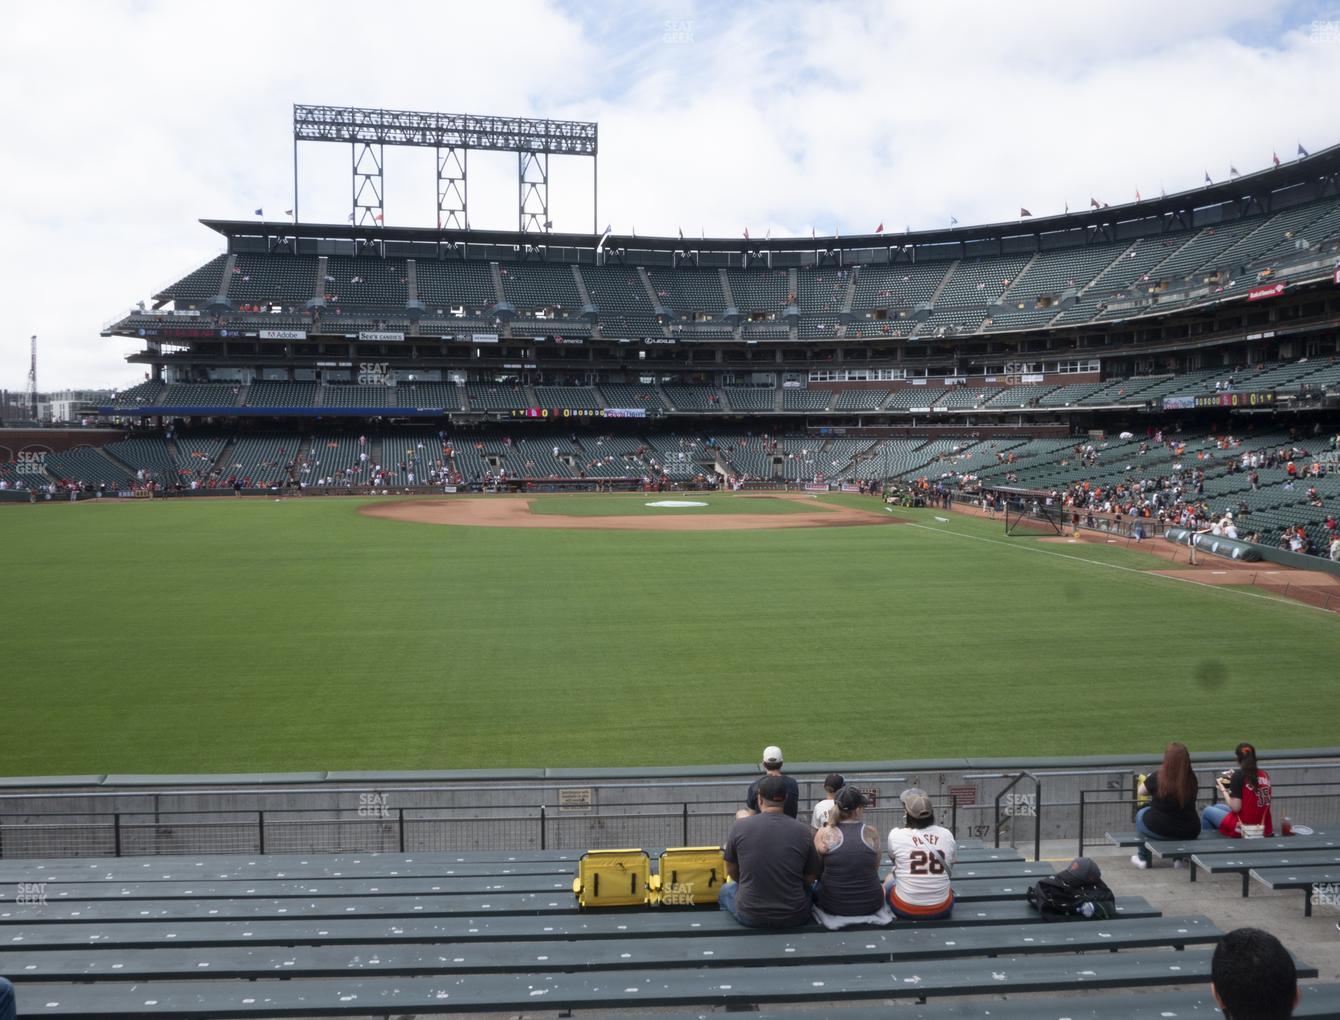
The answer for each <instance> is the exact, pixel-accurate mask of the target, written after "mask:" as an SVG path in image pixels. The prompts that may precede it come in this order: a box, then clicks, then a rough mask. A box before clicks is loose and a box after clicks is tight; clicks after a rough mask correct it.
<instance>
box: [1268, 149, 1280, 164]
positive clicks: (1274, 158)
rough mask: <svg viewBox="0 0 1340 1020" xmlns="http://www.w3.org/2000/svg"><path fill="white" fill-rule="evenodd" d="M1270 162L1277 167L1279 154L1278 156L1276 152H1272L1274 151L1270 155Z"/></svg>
mask: <svg viewBox="0 0 1340 1020" xmlns="http://www.w3.org/2000/svg"><path fill="white" fill-rule="evenodd" d="M1270 161H1271V162H1272V163H1274V164H1275V165H1276V166H1279V165H1280V154H1279V153H1278V152H1274V151H1272V152H1271V153H1270Z"/></svg>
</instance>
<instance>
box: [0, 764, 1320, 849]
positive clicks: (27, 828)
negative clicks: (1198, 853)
mask: <svg viewBox="0 0 1340 1020" xmlns="http://www.w3.org/2000/svg"><path fill="white" fill-rule="evenodd" d="M1151 764H1152V763H1151ZM1224 764H1227V762H1225V763H1224ZM1336 767H1337V766H1336V765H1335V764H1334V763H1333V762H1324V763H1318V762H1311V763H1293V762H1281V763H1276V764H1272V765H1271V766H1270V772H1271V773H1272V776H1273V778H1274V779H1275V781H1276V782H1275V786H1274V791H1275V804H1276V808H1275V812H1276V817H1277V818H1281V819H1282V818H1283V817H1284V814H1286V813H1290V812H1291V811H1293V812H1294V813H1293V817H1294V820H1295V821H1298V822H1302V823H1306V824H1312V825H1313V826H1314V827H1316V826H1318V825H1319V824H1320V825H1328V824H1332V823H1336V822H1338V821H1340V779H1338V778H1329V777H1331V776H1332V775H1333V774H1334V772H1335V769H1336ZM1316 769H1321V770H1324V771H1322V772H1321V773H1320V774H1321V775H1323V776H1326V777H1328V778H1326V779H1325V780H1318V781H1315V782H1297V783H1289V782H1287V779H1288V778H1291V777H1294V776H1298V775H1299V774H1300V773H1301V772H1304V770H1316ZM1198 771H1199V773H1200V774H1201V776H1202V779H1201V787H1202V789H1203V790H1204V789H1212V788H1213V787H1212V784H1211V783H1210V782H1209V779H1208V777H1209V776H1211V775H1213V774H1214V772H1215V771H1217V770H1216V769H1213V768H1210V767H1205V766H1202V767H1201V768H1199V769H1198ZM1317 774H1318V773H1316V772H1311V773H1306V775H1307V777H1308V778H1309V779H1311V778H1312V777H1313V776H1316V775H1317ZM956 778H957V779H959V780H962V781H963V782H965V783H969V784H971V785H970V786H968V787H967V790H966V791H965V790H963V789H962V788H958V787H954V786H953V785H948V786H947V787H946V786H944V784H945V783H946V780H945V779H944V777H943V776H942V777H941V780H940V782H941V784H942V789H941V791H939V792H936V793H933V794H931V800H932V804H933V805H934V807H935V811H936V816H937V818H938V819H940V821H941V824H946V825H947V827H948V828H950V830H951V831H952V832H954V834H955V836H956V837H957V838H959V839H960V840H963V839H969V838H972V839H984V840H986V841H987V842H988V843H994V845H995V846H997V847H999V846H1002V845H1003V844H1006V843H1007V842H1008V845H1009V846H1012V847H1013V846H1016V845H1017V843H1018V842H1019V841H1020V840H1021V839H1022V840H1027V838H1028V836H1031V837H1032V838H1031V842H1032V848H1031V849H1032V854H1033V857H1034V858H1035V859H1037V858H1039V857H1040V856H1041V849H1042V841H1043V839H1044V836H1045V838H1049V839H1070V838H1076V842H1077V847H1078V852H1079V853H1081V854H1082V853H1083V850H1084V847H1085V846H1086V845H1093V844H1094V843H1098V842H1101V841H1102V837H1103V834H1104V833H1105V832H1107V831H1109V830H1112V829H1115V828H1121V829H1130V828H1131V827H1132V826H1133V819H1134V812H1135V807H1136V804H1135V791H1136V777H1135V775H1134V772H1133V771H1132V770H1131V769H1130V768H1129V767H1125V766H1120V765H1111V766H1108V767H1104V768H1089V769H1073V770H1059V769H1058V770H1051V771H1042V770H1037V771H1028V770H1023V771H1001V772H981V773H970V772H967V773H961V774H958V775H957V777H956ZM849 781H850V782H851V783H852V784H853V785H856V786H859V787H861V788H862V789H866V790H869V791H870V792H871V793H873V794H874V795H875V796H874V802H873V803H872V804H871V806H870V807H867V808H866V810H865V819H866V820H867V821H868V822H870V823H871V824H872V825H875V826H876V827H877V828H879V829H881V830H883V831H887V830H888V829H890V828H893V827H894V826H897V825H901V824H903V809H902V805H901V803H900V802H899V800H898V797H897V794H898V793H899V792H901V790H902V789H903V788H904V787H905V786H906V783H907V779H906V778H905V777H903V776H893V775H876V776H868V777H867V776H851V777H850V778H849ZM1044 781H1045V783H1046V784H1047V788H1048V792H1049V793H1050V799H1049V800H1047V801H1046V802H1045V803H1044V799H1043V793H1044V790H1043V785H1044ZM799 782H800V787H801V803H802V805H806V806H808V805H809V804H811V803H813V802H815V801H817V800H820V799H822V798H823V796H824V794H823V790H822V785H821V782H820V781H819V780H818V779H801V780H799ZM947 782H948V783H949V784H953V783H954V782H955V779H952V778H951V779H949V780H947ZM1021 787H1022V788H1023V790H1024V791H1025V792H1020V791H1021ZM1077 787H1078V788H1077ZM1093 787H1097V788H1093ZM1326 791H1331V792H1329V793H1328V792H1326ZM743 793H744V783H743V782H742V781H741V780H740V779H722V780H694V781H691V782H686V781H682V780H681V781H657V780H649V781H641V782H640V781H601V782H595V783H592V784H590V785H586V784H577V783H565V782H554V781H551V782H549V783H538V784H537V783H536V782H534V781H516V780H508V781H500V782H496V783H470V784H461V785H459V786H450V785H433V786H426V785H423V786H420V785H409V784H406V785H404V786H399V785H396V784H394V783H387V784H385V785H382V786H379V787H372V786H370V785H366V786H340V787H331V788H310V787H288V788H276V789H256V788H254V787H253V788H229V789H221V790H203V791H202V790H193V789H177V790H152V789H150V790H144V791H142V792H140V791H121V792H109V791H98V792H88V793H80V792H65V791H62V792H59V793H42V792H32V793H25V794H9V795H3V796H0V858H5V859H25V858H34V857H50V858H55V857H89V856H108V857H113V856H128V855H143V854H206V853H248V854H260V853H272V854H273V853H334V852H403V853H413V852H432V851H444V852H445V851H457V850H461V851H465V850H506V849H517V850H525V849H534V850H586V849H591V848H601V847H604V848H609V847H617V846H644V847H649V848H660V847H665V846H679V845H687V846H695V845H716V844H720V843H721V842H722V841H723V840H724V839H725V837H726V833H727V832H728V831H729V828H730V825H731V822H732V820H733V818H734V814H735V812H736V810H737V809H738V808H740V807H741V806H742V800H743ZM1300 797H1306V798H1307V799H1306V800H1302V801H1300V802H1299V807H1298V808H1297V809H1296V810H1295V809H1293V807H1292V803H1293V799H1295V798H1300ZM1076 798H1077V799H1076ZM801 817H802V820H807V819H808V815H807V814H804V815H802V816H801ZM1030 823H1031V824H1030ZM1030 828H1031V830H1032V831H1031V832H1029V829H1030ZM1025 845H1026V844H1025Z"/></svg>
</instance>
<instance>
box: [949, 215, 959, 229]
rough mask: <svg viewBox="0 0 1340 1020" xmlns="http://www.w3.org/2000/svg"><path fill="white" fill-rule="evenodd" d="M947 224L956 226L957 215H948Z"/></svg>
mask: <svg viewBox="0 0 1340 1020" xmlns="http://www.w3.org/2000/svg"><path fill="white" fill-rule="evenodd" d="M949 225H950V226H951V227H957V226H958V218H957V217H954V216H950V217H949Z"/></svg>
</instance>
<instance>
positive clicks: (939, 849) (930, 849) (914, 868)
mask: <svg viewBox="0 0 1340 1020" xmlns="http://www.w3.org/2000/svg"><path fill="white" fill-rule="evenodd" d="M957 853H958V845H957V844H956V843H955V842H954V834H953V833H951V832H950V831H949V830H948V829H946V828H945V827H944V826H942V825H928V826H926V828H924V829H892V830H890V832H889V857H890V859H891V860H892V861H893V869H894V887H895V889H896V891H897V895H898V899H899V900H900V901H902V902H903V903H905V904H907V905H908V906H911V907H934V906H938V905H939V904H941V903H943V902H944V901H945V900H947V899H948V898H949V873H950V871H951V870H952V869H953V867H954V861H955V859H956V856H957Z"/></svg>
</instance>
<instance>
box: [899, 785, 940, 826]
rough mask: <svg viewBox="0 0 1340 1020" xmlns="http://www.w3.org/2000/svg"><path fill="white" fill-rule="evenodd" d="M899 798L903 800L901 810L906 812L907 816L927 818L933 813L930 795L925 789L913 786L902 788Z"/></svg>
mask: <svg viewBox="0 0 1340 1020" xmlns="http://www.w3.org/2000/svg"><path fill="white" fill-rule="evenodd" d="M899 800H901V801H902V802H903V810H904V811H906V812H907V817H909V818H929V817H930V816H931V815H933V814H935V808H933V807H932V806H931V798H930V796H929V795H928V794H927V793H926V791H925V790H919V789H917V788H916V787H915V786H914V787H912V788H911V789H908V790H904V791H903V792H902V794H901V795H900V796H899Z"/></svg>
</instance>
